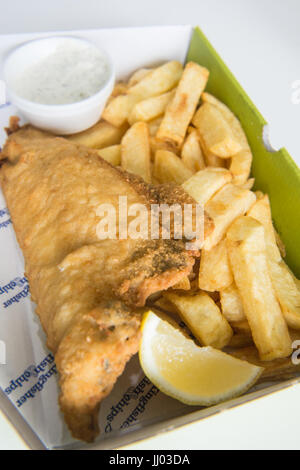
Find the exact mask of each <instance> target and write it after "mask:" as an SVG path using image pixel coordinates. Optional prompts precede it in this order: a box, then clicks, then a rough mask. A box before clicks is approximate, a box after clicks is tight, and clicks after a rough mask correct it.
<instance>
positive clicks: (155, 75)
mask: <svg viewBox="0 0 300 470" xmlns="http://www.w3.org/2000/svg"><path fill="white" fill-rule="evenodd" d="M182 69H183V67H182V64H181V63H180V62H177V61H176V60H173V61H171V62H166V63H165V64H163V65H161V66H160V67H157V68H155V69H153V70H152V71H151V72H150V73H148V74H146V76H145V77H144V78H143V79H141V80H140V81H139V82H138V83H137V84H136V85H134V86H132V87H130V88H129V90H128V95H130V96H137V97H138V98H139V101H141V100H145V99H146V98H150V97H151V96H157V95H161V94H162V93H166V92H167V91H170V90H172V88H174V87H175V86H176V85H177V84H178V82H179V80H180V78H181V76H182Z"/></svg>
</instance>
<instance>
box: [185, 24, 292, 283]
mask: <svg viewBox="0 0 300 470" xmlns="http://www.w3.org/2000/svg"><path fill="white" fill-rule="evenodd" d="M187 61H194V62H197V63H199V64H201V65H203V66H205V67H207V68H208V69H209V71H210V78H209V82H208V86H207V91H209V92H210V93H212V94H213V95H215V96H216V97H217V98H219V99H220V100H221V101H223V102H224V103H225V104H226V105H227V106H228V107H229V108H230V109H231V110H232V111H233V112H234V113H235V114H236V116H237V117H238V118H239V120H240V121H241V123H242V125H243V128H244V130H245V132H246V134H247V137H248V140H249V144H250V146H251V149H252V152H253V165H252V175H253V176H254V177H255V189H259V190H261V191H263V192H265V193H267V194H268V195H269V197H270V201H271V206H272V216H273V220H274V225H275V227H276V229H277V231H278V233H279V235H280V237H281V238H282V240H283V242H284V244H285V247H286V262H287V264H288V265H289V266H290V268H291V269H292V270H293V272H294V273H295V275H296V276H297V277H298V278H299V277H300V243H299V242H300V214H299V209H300V169H299V168H298V166H297V165H296V163H295V162H294V160H293V159H292V158H291V156H290V155H289V153H288V152H287V150H286V149H284V148H283V149H281V150H279V151H278V152H270V151H268V150H267V148H266V146H265V144H264V142H263V130H264V127H265V125H266V124H267V123H266V121H265V119H264V118H263V117H262V115H261V114H260V112H259V111H258V110H257V109H256V107H255V105H254V104H253V103H252V101H251V100H250V98H249V97H248V95H247V94H246V92H245V91H244V90H243V88H242V87H241V86H240V84H239V83H238V81H237V80H236V79H235V77H234V76H233V74H232V73H231V72H230V70H229V69H228V67H227V66H226V65H225V63H224V62H223V61H222V59H221V58H220V56H219V55H218V54H217V52H216V51H215V49H214V48H213V47H212V45H211V44H210V43H209V41H208V40H207V38H206V37H205V35H204V34H203V33H202V31H201V30H200V29H199V28H195V29H194V32H193V35H192V39H191V43H190V48H189V51H188V55H187Z"/></svg>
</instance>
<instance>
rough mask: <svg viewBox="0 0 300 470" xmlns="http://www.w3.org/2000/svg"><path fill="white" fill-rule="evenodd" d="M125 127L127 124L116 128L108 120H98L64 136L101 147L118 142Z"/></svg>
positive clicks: (83, 143)
mask: <svg viewBox="0 0 300 470" xmlns="http://www.w3.org/2000/svg"><path fill="white" fill-rule="evenodd" d="M127 129H128V125H124V126H122V127H120V128H117V127H115V126H113V125H112V124H109V123H108V122H105V121H99V122H98V123H97V124H95V125H94V126H92V127H90V128H89V129H87V130H86V131H82V132H79V133H78V134H72V135H68V136H65V137H66V138H67V139H69V140H72V142H75V143H76V144H80V145H85V146H86V147H91V148H96V149H102V148H104V147H108V146H110V145H115V144H119V143H120V142H121V139H122V137H123V135H124V134H125V132H126V130H127Z"/></svg>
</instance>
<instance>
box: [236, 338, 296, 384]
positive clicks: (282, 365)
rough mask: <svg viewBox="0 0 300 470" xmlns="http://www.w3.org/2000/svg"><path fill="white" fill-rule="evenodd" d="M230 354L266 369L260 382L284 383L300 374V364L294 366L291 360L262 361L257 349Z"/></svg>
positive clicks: (249, 347) (246, 348)
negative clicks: (283, 381)
mask: <svg viewBox="0 0 300 470" xmlns="http://www.w3.org/2000/svg"><path fill="white" fill-rule="evenodd" d="M230 354H231V355H232V356H234V357H236V358H237V359H241V360H244V361H247V362H250V363H251V364H255V365H257V366H259V367H263V368H264V372H263V373H262V376H261V378H260V379H259V382H269V381H282V380H287V379H289V378H293V377H295V376H296V374H297V373H299V372H300V364H298V365H296V364H293V362H292V361H291V358H284V359H275V360H273V361H262V360H261V359H260V358H259V355H258V352H257V349H256V348H255V347H254V346H248V347H245V348H241V349H234V350H233V351H231V352H230Z"/></svg>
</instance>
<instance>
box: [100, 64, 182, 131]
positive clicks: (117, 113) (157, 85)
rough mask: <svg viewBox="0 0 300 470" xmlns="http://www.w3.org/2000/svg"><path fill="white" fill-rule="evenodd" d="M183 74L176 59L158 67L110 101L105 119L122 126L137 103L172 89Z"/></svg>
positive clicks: (105, 112)
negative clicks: (125, 92) (123, 93)
mask: <svg viewBox="0 0 300 470" xmlns="http://www.w3.org/2000/svg"><path fill="white" fill-rule="evenodd" d="M181 74H182V65H181V64H180V62H177V61H175V60H174V61H171V62H167V63H166V64H163V65H162V66H161V67H157V68H156V69H154V70H152V71H151V72H149V73H148V74H146V76H145V77H144V78H143V79H141V80H140V81H139V82H138V83H136V84H135V85H133V86H131V87H130V88H128V90H127V94H126V95H120V96H117V97H116V98H114V99H113V100H112V101H110V102H109V103H108V105H107V106H106V108H105V109H104V111H103V114H102V117H103V119H105V120H106V121H107V122H109V123H111V124H113V125H114V126H116V127H120V126H122V124H124V123H125V121H127V120H128V117H129V115H130V113H131V111H132V108H133V107H134V106H135V104H136V103H138V102H139V101H142V100H145V99H147V98H150V97H151V96H156V95H160V94H161V93H165V92H167V91H169V90H171V89H172V88H174V86H176V85H177V83H178V81H179V79H180V77H181Z"/></svg>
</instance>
